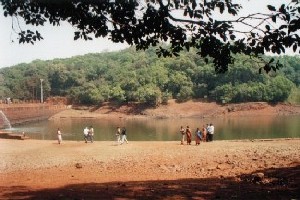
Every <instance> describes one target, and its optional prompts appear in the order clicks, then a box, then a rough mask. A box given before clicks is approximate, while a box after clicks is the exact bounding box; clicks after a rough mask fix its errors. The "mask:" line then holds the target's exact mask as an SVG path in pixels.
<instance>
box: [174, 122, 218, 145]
mask: <svg viewBox="0 0 300 200" xmlns="http://www.w3.org/2000/svg"><path fill="white" fill-rule="evenodd" d="M179 132H180V133H181V144H184V140H185V137H186V142H187V144H188V145H191V143H192V130H191V128H190V127H189V126H187V127H186V129H184V128H183V126H181V127H180V130H179ZM214 132H215V127H214V125H213V124H212V123H211V124H207V125H206V126H205V125H203V127H202V128H201V129H200V128H197V129H196V131H195V142H196V145H199V144H200V141H202V142H212V141H213V136H214Z"/></svg>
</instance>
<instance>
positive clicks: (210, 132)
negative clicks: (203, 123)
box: [207, 123, 215, 142]
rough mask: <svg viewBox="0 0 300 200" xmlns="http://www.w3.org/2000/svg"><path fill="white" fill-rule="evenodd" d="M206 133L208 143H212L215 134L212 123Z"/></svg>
mask: <svg viewBox="0 0 300 200" xmlns="http://www.w3.org/2000/svg"><path fill="white" fill-rule="evenodd" d="M207 133H208V141H209V142H212V141H213V139H214V133H215V127H214V125H213V124H212V123H211V124H210V125H209V126H208V127H207Z"/></svg>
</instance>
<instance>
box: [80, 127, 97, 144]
mask: <svg viewBox="0 0 300 200" xmlns="http://www.w3.org/2000/svg"><path fill="white" fill-rule="evenodd" d="M83 138H84V141H85V143H87V142H88V141H91V143H93V142H94V128H93V126H90V128H88V127H85V128H84V129H83Z"/></svg>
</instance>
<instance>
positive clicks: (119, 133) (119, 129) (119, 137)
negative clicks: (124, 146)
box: [116, 126, 121, 144]
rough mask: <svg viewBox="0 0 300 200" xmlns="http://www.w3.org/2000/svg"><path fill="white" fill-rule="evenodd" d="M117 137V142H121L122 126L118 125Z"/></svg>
mask: <svg viewBox="0 0 300 200" xmlns="http://www.w3.org/2000/svg"><path fill="white" fill-rule="evenodd" d="M116 137H117V140H116V142H117V144H120V143H121V128H120V127H119V126H118V127H117V132H116Z"/></svg>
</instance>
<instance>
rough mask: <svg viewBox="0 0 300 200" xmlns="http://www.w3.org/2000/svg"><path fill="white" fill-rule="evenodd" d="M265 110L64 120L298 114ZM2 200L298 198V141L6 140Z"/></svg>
mask: <svg viewBox="0 0 300 200" xmlns="http://www.w3.org/2000/svg"><path fill="white" fill-rule="evenodd" d="M299 113H300V112H299V107H297V106H296V107H295V106H290V105H276V106H270V105H267V104H265V103H254V104H239V105H230V106H221V107H220V106H217V105H216V104H213V103H199V102H188V103H186V104H176V103H175V102H171V105H169V106H161V107H159V108H158V109H142V110H140V109H137V108H135V107H134V106H133V107H130V106H127V107H119V108H112V107H110V106H109V105H107V106H106V107H105V106H104V107H101V108H99V109H97V110H95V111H94V112H88V111H82V110H67V111H64V112H61V113H59V114H57V115H55V116H53V118H61V117H63V118H64V117H99V118H101V117H106V118H110V117H137V118H138V117H158V118H160V117H161V118H165V117H196V116H197V117H222V116H224V115H225V116H237V117H238V116H243V115H248V116H256V115H293V114H299ZM0 152H1V153H0V199H289V200H290V199H300V186H299V185H300V139H293V140H291V139H280V140H254V141H214V142H211V143H201V144H200V146H196V145H194V142H193V145H190V146H188V145H180V142H179V141H173V142H134V141H130V143H129V144H123V145H116V144H115V143H114V142H113V141H96V142H94V143H88V144H85V143H84V142H77V141H65V142H63V143H62V144H61V145H58V144H57V142H56V141H39V140H30V139H29V140H7V139H0Z"/></svg>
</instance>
